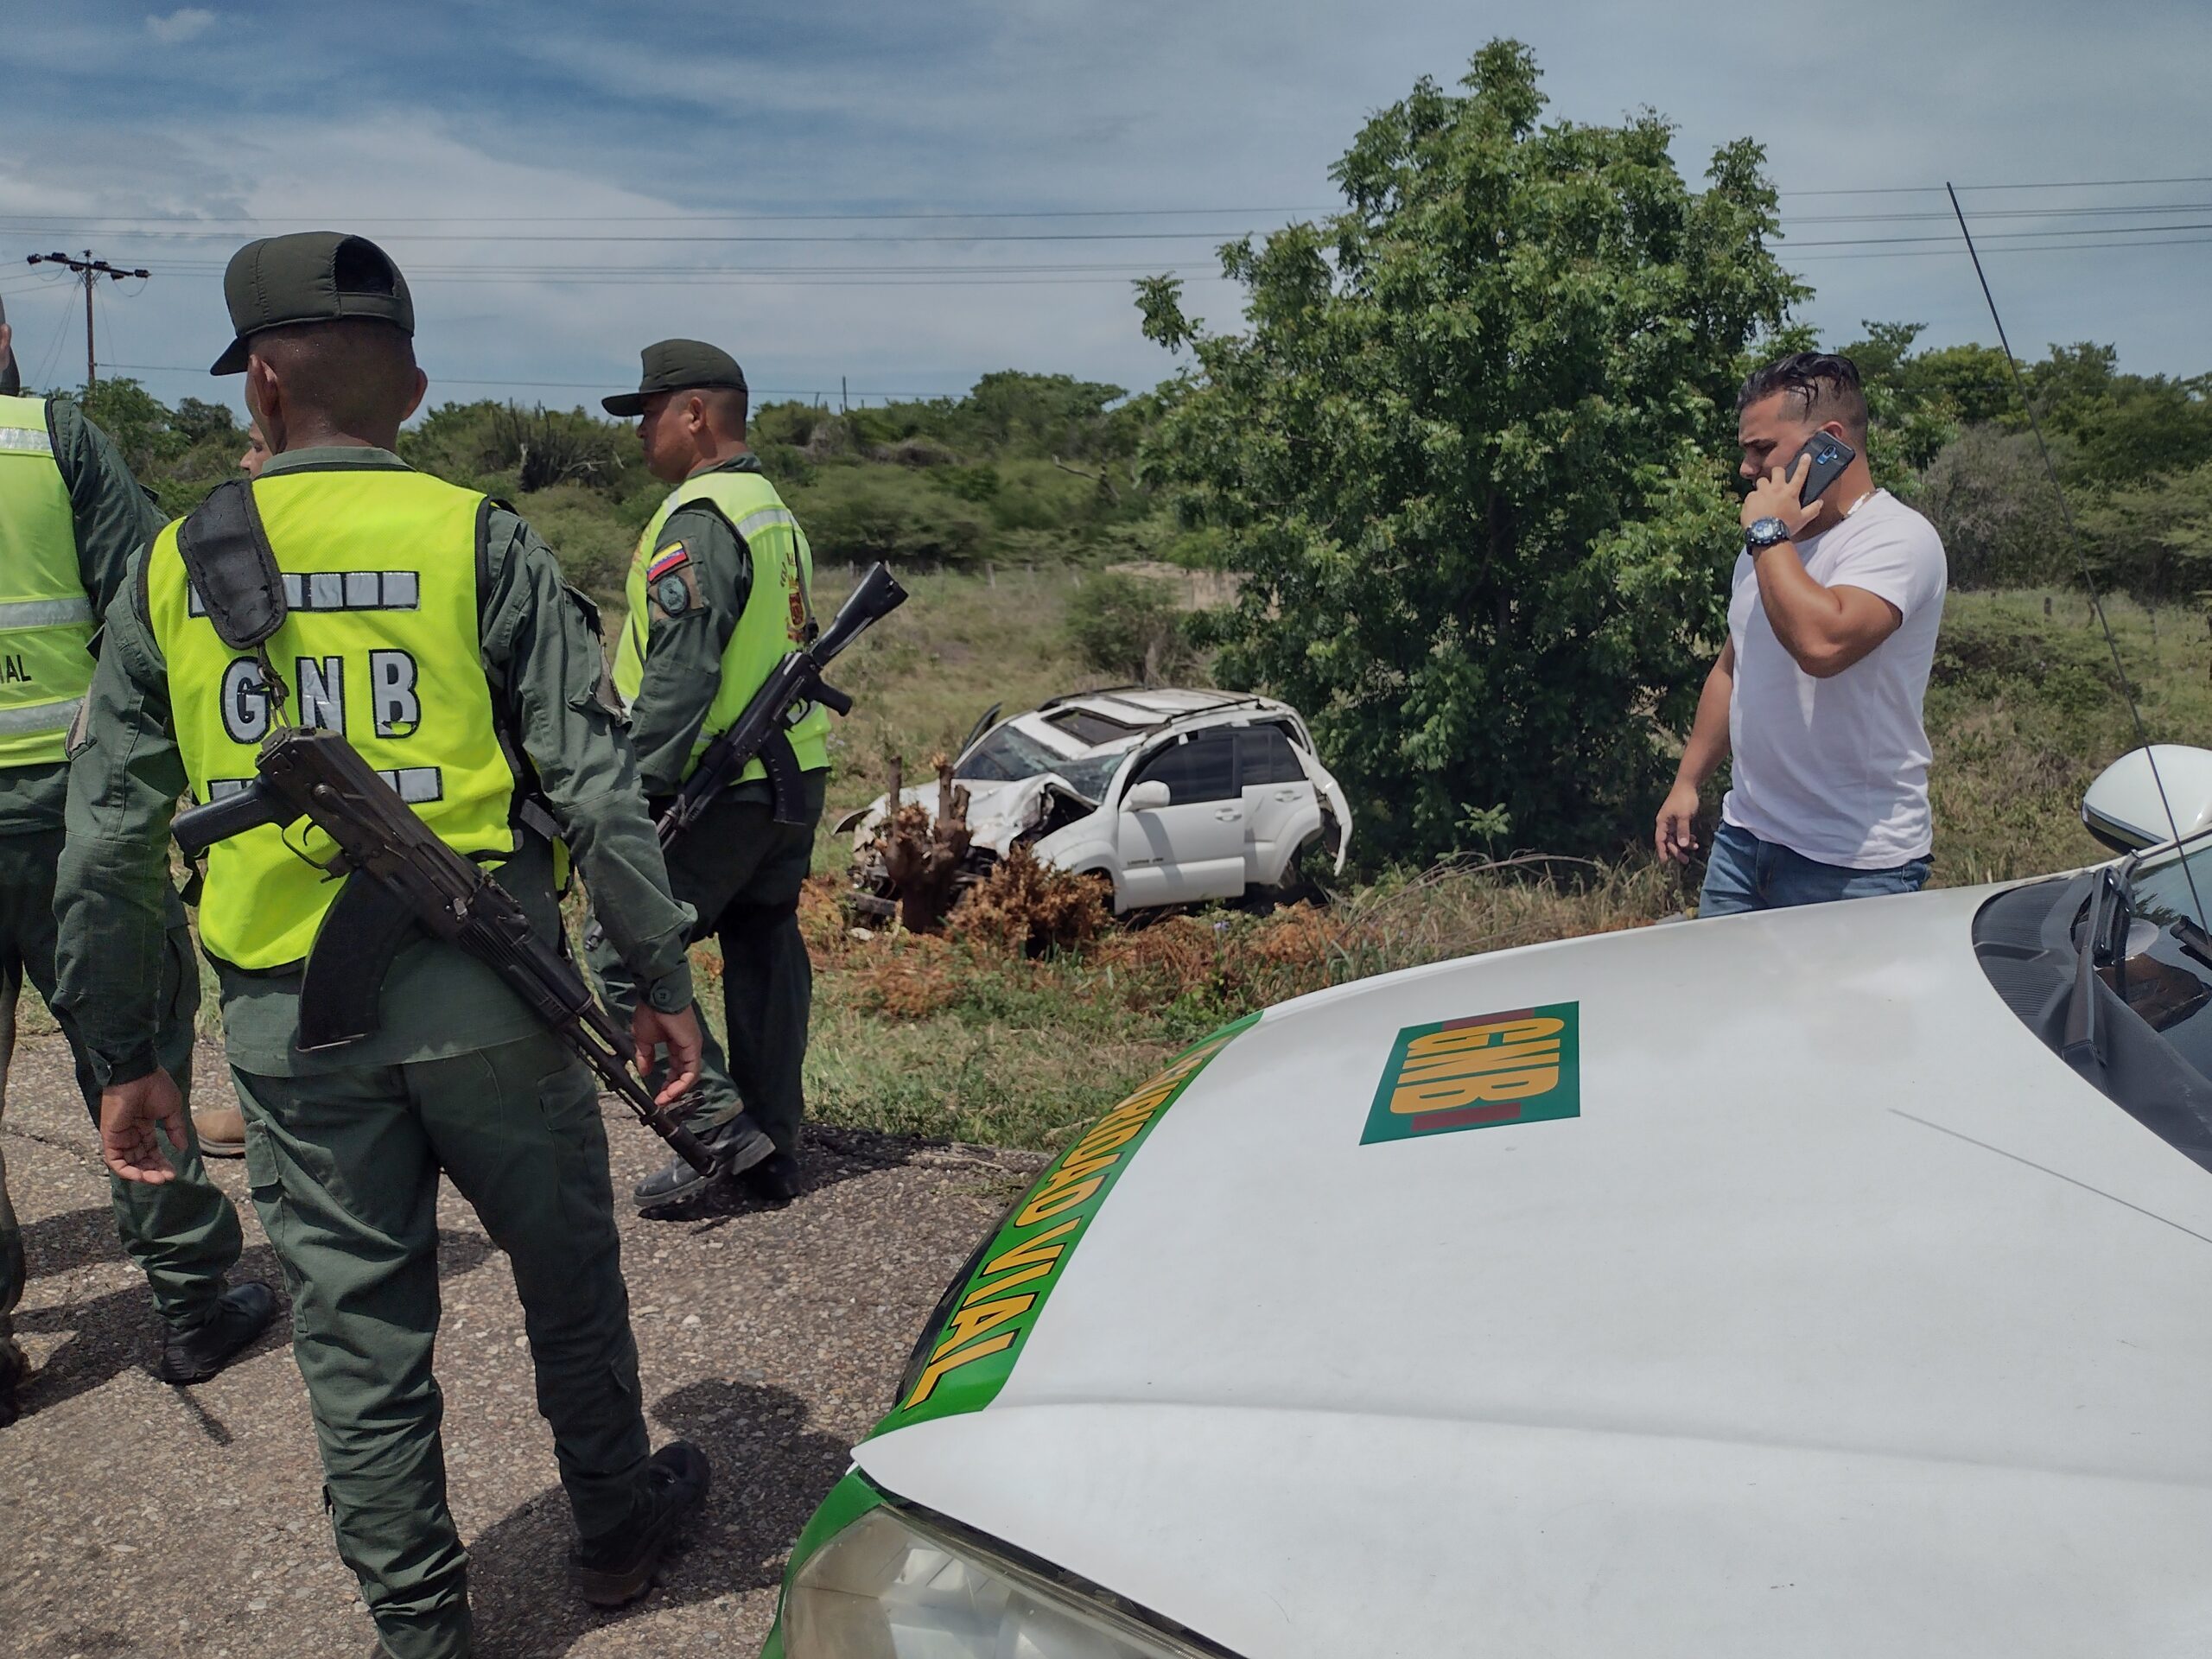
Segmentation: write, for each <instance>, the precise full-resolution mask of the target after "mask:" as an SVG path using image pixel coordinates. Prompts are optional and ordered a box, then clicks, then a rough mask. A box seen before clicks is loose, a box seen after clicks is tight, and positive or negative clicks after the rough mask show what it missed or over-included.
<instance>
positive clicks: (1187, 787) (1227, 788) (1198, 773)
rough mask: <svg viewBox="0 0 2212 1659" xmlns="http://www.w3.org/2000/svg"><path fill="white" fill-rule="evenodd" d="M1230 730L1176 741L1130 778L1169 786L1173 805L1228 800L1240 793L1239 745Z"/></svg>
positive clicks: (1169, 801) (1131, 780)
mask: <svg viewBox="0 0 2212 1659" xmlns="http://www.w3.org/2000/svg"><path fill="white" fill-rule="evenodd" d="M1232 735H1233V734H1231V733H1229V732H1201V733H1200V734H1198V735H1197V736H1196V737H1193V738H1190V739H1188V740H1186V741H1183V742H1180V743H1176V744H1172V745H1170V746H1169V747H1166V748H1164V749H1162V750H1160V752H1159V753H1156V754H1154V756H1153V757H1152V758H1151V759H1150V760H1146V761H1144V762H1143V763H1142V764H1141V766H1139V767H1138V768H1137V773H1136V776H1135V777H1134V778H1132V779H1130V780H1129V781H1130V782H1131V783H1133V784H1141V783H1147V782H1152V781H1155V780H1156V781H1158V782H1160V783H1163V784H1165V785H1167V800H1168V804H1170V805H1172V806H1185V805H1188V804H1190V803H1192V802H1193V801H1226V800H1232V799H1234V798H1236V795H1237V793H1238V787H1237V783H1236V745H1235V744H1234V743H1233V742H1231V741H1230V738H1231V736H1232Z"/></svg>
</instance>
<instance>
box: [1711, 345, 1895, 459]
mask: <svg viewBox="0 0 2212 1659" xmlns="http://www.w3.org/2000/svg"><path fill="white" fill-rule="evenodd" d="M1777 391H1778V392H1780V393H1782V394H1783V396H1784V397H1787V398H1788V399H1789V402H1790V404H1791V406H1792V407H1794V408H1795V409H1796V411H1797V412H1798V413H1799V414H1800V415H1802V416H1806V417H1807V418H1808V419H1809V420H1811V421H1812V422H1813V423H1814V424H1815V425H1816V426H1819V425H1826V424H1827V423H1828V422H1830V421H1840V422H1841V423H1843V427H1844V429H1845V430H1846V431H1847V432H1850V433H1852V434H1853V435H1854V436H1858V437H1862V438H1863V437H1864V436H1865V435H1866V388H1865V387H1864V386H1863V385H1861V384H1860V382H1859V365H1857V364H1856V363H1854V362H1853V361H1852V360H1851V359H1849V358H1847V357H1846V356H1844V355H1843V353H1840V352H1792V353H1789V356H1787V357H1778V358H1777V359H1775V360H1774V361H1773V362H1771V363H1770V364H1768V365H1766V366H1765V367H1764V368H1763V369H1756V370H1754V371H1752V373H1751V378H1750V379H1748V380H1746V381H1745V382H1744V389H1743V391H1741V392H1739V393H1738V394H1737V397H1736V412H1737V413H1738V415H1741V414H1742V413H1743V412H1744V411H1745V410H1747V409H1749V408H1750V407H1751V405H1752V404H1756V403H1758V401H1759V400H1760V399H1761V398H1763V397H1773V396H1774V394H1775V393H1776V392H1777Z"/></svg>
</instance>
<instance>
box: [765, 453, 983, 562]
mask: <svg viewBox="0 0 2212 1659" xmlns="http://www.w3.org/2000/svg"><path fill="white" fill-rule="evenodd" d="M791 511H792V512H795V513H797V514H798V521H799V523H800V524H804V525H805V526H806V536H807V540H808V542H809V543H810V544H811V545H812V547H813V549H814V560H815V563H816V564H817V565H822V564H827V563H854V564H864V563H868V562H869V561H870V560H874V559H891V560H894V561H897V562H899V563H906V564H924V565H961V564H966V563H969V562H970V561H971V560H973V559H975V558H976V557H977V556H979V554H980V551H981V550H982V545H983V541H984V537H985V534H986V532H987V531H988V527H989V526H988V519H987V518H985V517H984V515H983V513H982V512H981V511H980V510H979V509H978V508H977V507H976V505H974V504H973V503H971V502H967V501H963V500H960V499H958V498H957V497H954V496H950V495H948V494H946V493H944V491H943V490H940V489H937V488H934V487H932V486H931V484H930V483H929V481H928V477H927V474H922V473H914V472H909V471H907V470H906V469H905V468H903V467H900V468H896V469H894V468H891V467H823V468H822V469H821V471H820V472H818V473H817V474H815V477H814V480H813V481H812V482H811V483H810V484H807V485H804V486H794V488H793V489H792V491H791Z"/></svg>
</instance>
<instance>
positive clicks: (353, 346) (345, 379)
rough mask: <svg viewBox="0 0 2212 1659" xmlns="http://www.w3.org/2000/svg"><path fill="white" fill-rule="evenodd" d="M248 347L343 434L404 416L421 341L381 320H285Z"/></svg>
mask: <svg viewBox="0 0 2212 1659" xmlns="http://www.w3.org/2000/svg"><path fill="white" fill-rule="evenodd" d="M250 344H251V347H252V353H253V355H254V356H256V357H258V358H261V359H264V361H266V362H267V363H268V364H269V365H270V366H271V367H272V368H274V369H275V370H276V371H277V373H278V374H279V375H280V376H282V377H283V381H284V389H285V391H286V392H287V393H288V394H289V396H290V397H293V398H296V399H297V400H298V401H299V402H300V403H301V404H302V405H304V406H306V407H308V408H311V409H313V410H315V411H316V412H318V413H319V414H321V416H323V417H324V418H325V419H326V420H328V421H329V422H331V423H333V424H334V425H335V426H337V427H338V428H339V429H341V430H343V431H348V432H357V431H359V430H362V429H372V430H373V429H375V428H376V427H378V426H379V425H381V424H383V423H386V422H390V421H396V420H400V419H403V418H404V417H405V416H406V413H407V404H408V401H409V399H410V398H411V397H414V395H415V342H414V340H411V339H410V338H409V337H408V335H407V333H406V331H405V330H404V329H402V328H401V327H399V326H398V325H397V324H396V323H391V322H386V321H384V320H383V319H382V318H379V317H336V318H333V319H332V320H331V321H327V322H293V323H286V324H283V326H282V327H276V328H264V329H263V330H261V331H260V332H259V333H258V334H255V335H254V336H253V337H252V340H251V342H250Z"/></svg>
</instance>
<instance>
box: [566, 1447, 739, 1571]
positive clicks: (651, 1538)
mask: <svg viewBox="0 0 2212 1659" xmlns="http://www.w3.org/2000/svg"><path fill="white" fill-rule="evenodd" d="M713 1482H714V1468H713V1465H710V1464H709V1463H708V1461H707V1454H706V1453H705V1452H702V1451H701V1450H700V1449H699V1448H698V1447H697V1446H693V1445H692V1444H691V1443H690V1441H688V1440H671V1441H670V1442H669V1443H668V1444H667V1445H666V1446H663V1447H661V1449H660V1450H659V1451H658V1452H654V1453H653V1454H652V1457H651V1458H649V1459H646V1460H645V1478H644V1480H643V1482H642V1483H641V1484H640V1485H639V1491H638V1510H637V1514H636V1516H634V1517H633V1518H632V1520H631V1522H630V1523H629V1524H628V1525H627V1526H625V1527H622V1528H620V1529H617V1530H616V1531H614V1532H612V1533H609V1534H608V1535H607V1536H606V1537H604V1538H599V1539H594V1540H593V1541H591V1542H589V1543H579V1544H578V1545H577V1546H576V1548H575V1554H574V1555H573V1556H571V1557H570V1560H572V1561H573V1563H574V1565H575V1573H576V1590H577V1592H578V1593H579V1594H581V1595H582V1597H583V1599H585V1600H586V1601H588V1602H589V1603H591V1605H593V1606H594V1607H620V1605H622V1604H623V1603H624V1602H626V1601H635V1600H636V1599H638V1598H639V1596H642V1595H644V1594H645V1592H646V1591H648V1590H650V1589H652V1585H653V1573H655V1572H656V1571H657V1570H658V1568H659V1567H660V1558H661V1557H662V1556H663V1555H664V1554H667V1553H668V1547H669V1546H670V1545H671V1544H672V1543H674V1542H675V1541H676V1539H677V1535H678V1534H679V1533H681V1532H682V1531H683V1523H684V1522H687V1521H689V1520H690V1518H691V1516H692V1514H693V1512H694V1511H696V1510H697V1509H698V1507H699V1506H700V1505H701V1504H702V1503H705V1502H706V1501H707V1488H708V1487H709V1485H711V1484H713Z"/></svg>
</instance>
